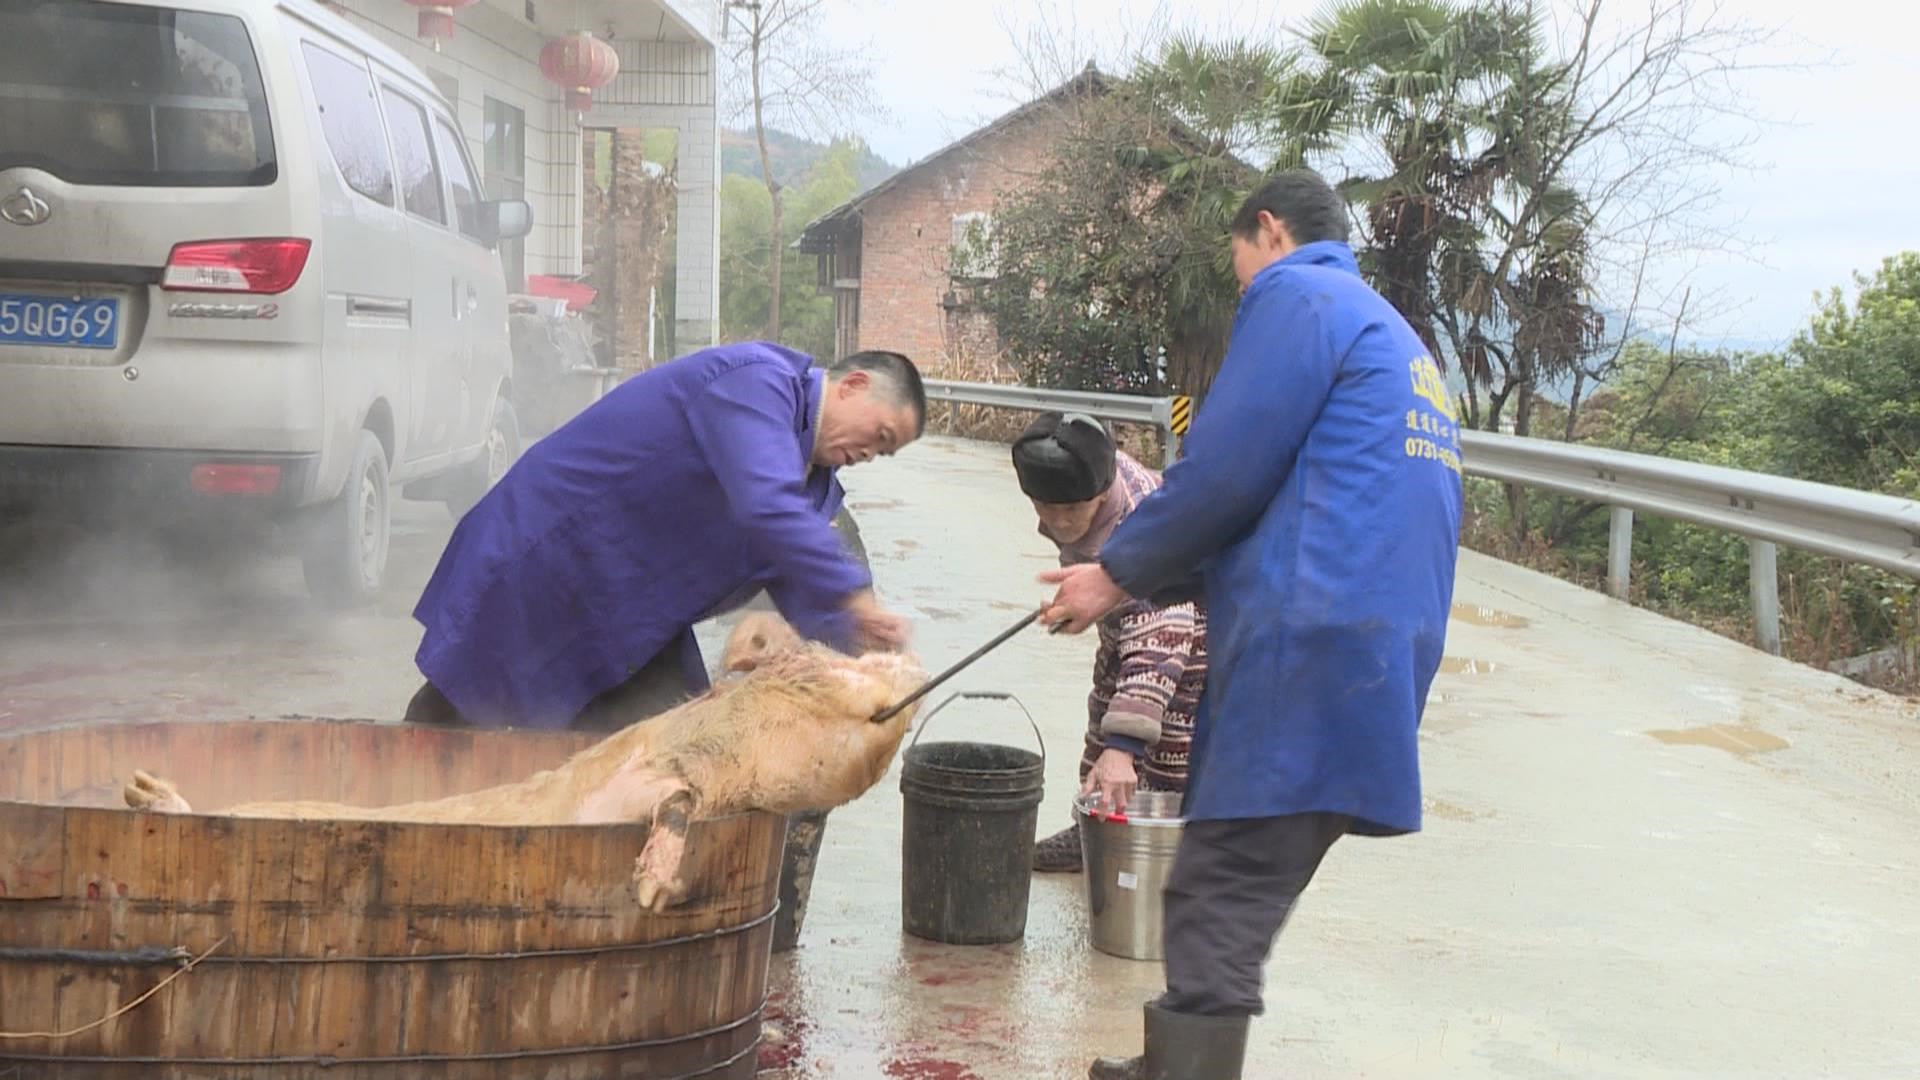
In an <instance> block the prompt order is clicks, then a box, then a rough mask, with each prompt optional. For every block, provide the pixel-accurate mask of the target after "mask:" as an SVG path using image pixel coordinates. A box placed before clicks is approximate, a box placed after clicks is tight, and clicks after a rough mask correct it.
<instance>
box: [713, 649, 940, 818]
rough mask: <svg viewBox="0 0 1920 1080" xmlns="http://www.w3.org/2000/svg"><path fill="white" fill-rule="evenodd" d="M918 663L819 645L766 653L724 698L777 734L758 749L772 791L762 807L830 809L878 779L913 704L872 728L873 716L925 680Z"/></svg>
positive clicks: (896, 656) (894, 655)
mask: <svg viewBox="0 0 1920 1080" xmlns="http://www.w3.org/2000/svg"><path fill="white" fill-rule="evenodd" d="M926 679H927V673H926V670H925V669H924V668H922V667H921V665H920V662H919V660H918V658H916V657H914V656H913V655H911V654H905V653H885V652H874V653H868V654H867V655H865V656H859V657H853V656H846V655H844V654H842V653H838V652H835V651H834V650H832V649H829V648H827V647H826V646H823V645H812V644H808V645H802V646H800V647H798V648H795V649H790V650H788V651H787V652H784V653H781V654H779V655H777V656H774V657H772V658H770V659H769V660H767V661H766V662H764V663H762V664H761V665H760V666H759V667H757V668H756V669H755V670H754V671H753V672H752V673H751V674H749V675H746V676H745V677H743V678H742V680H741V681H740V683H739V685H738V687H737V688H736V689H734V690H733V691H732V692H731V693H732V694H734V695H740V697H738V698H736V701H735V705H736V708H740V707H744V708H740V713H741V714H744V715H749V716H752V717H754V718H755V720H754V722H755V724H756V726H758V727H760V728H761V730H763V731H766V730H767V729H769V728H780V729H784V730H781V731H780V732H779V734H778V735H777V736H774V737H772V738H770V739H769V740H768V741H767V742H766V743H764V744H763V745H764V746H765V747H766V750H765V753H766V754H768V755H769V756H768V757H767V758H765V759H762V761H761V764H762V766H763V767H764V768H765V770H766V772H765V775H766V777H767V778H768V780H769V781H772V783H773V786H775V787H778V788H780V789H781V790H780V791H777V792H776V791H769V792H767V793H766V794H767V795H768V796H770V797H772V798H773V800H774V801H775V802H776V803H778V804H780V805H777V806H771V807H769V808H773V809H782V810H785V811H788V812H791V811H792V810H796V809H830V808H832V807H835V806H838V805H840V804H842V803H845V802H849V801H851V800H853V799H855V798H858V797H859V796H860V795H861V794H862V793H864V792H865V791H866V790H867V789H868V788H870V787H872V786H873V785H874V784H876V783H878V782H879V780H880V778H881V777H882V776H884V775H885V774H886V771H887V767H888V765H890V764H891V763H892V761H893V756H894V754H895V753H896V752H897V751H898V750H899V748H900V740H901V738H902V737H903V736H905V735H906V733H907V731H908V729H909V726H910V725H911V723H912V720H913V716H914V714H915V713H916V712H918V711H919V703H918V702H916V703H915V704H914V705H913V706H910V707H908V708H906V709H903V710H901V711H900V713H899V714H898V715H896V716H892V717H889V718H888V719H887V720H886V721H885V722H883V723H878V724H876V723H874V722H873V717H874V716H875V714H877V713H879V712H881V711H883V710H885V709H886V708H887V707H888V706H891V705H893V704H895V703H897V702H899V701H900V700H901V699H902V698H905V697H906V696H907V695H909V694H911V693H913V692H914V691H915V690H917V689H919V688H920V686H921V685H922V684H923V683H925V682H926ZM776 776H777V777H783V778H784V779H781V780H778V781H774V780H773V778H774V777H776Z"/></svg>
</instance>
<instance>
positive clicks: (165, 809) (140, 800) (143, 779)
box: [121, 769, 193, 814]
mask: <svg viewBox="0 0 1920 1080" xmlns="http://www.w3.org/2000/svg"><path fill="white" fill-rule="evenodd" d="M121 795H122V797H124V798H125V799H126V800H127V805H128V806H131V807H133V808H134V809H135V810H147V811H151V812H153V813H156V814H191V813H193V807H191V806H188V805H187V800H185V799H183V798H181V797H180V792H179V791H177V790H175V788H174V786H173V785H172V784H170V783H168V782H167V781H165V780H162V779H160V778H159V777H157V776H154V775H152V774H151V773H146V772H142V771H140V770H139V769H135V770H133V779H132V780H129V781H127V786H126V788H125V789H124V790H122V792H121Z"/></svg>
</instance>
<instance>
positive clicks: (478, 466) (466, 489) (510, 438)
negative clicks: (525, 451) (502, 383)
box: [445, 394, 520, 521]
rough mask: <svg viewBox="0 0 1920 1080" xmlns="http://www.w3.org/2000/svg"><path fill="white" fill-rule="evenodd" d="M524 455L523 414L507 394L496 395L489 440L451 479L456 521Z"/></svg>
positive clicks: (449, 493)
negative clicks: (521, 437) (522, 451)
mask: <svg viewBox="0 0 1920 1080" xmlns="http://www.w3.org/2000/svg"><path fill="white" fill-rule="evenodd" d="M519 457H520V414H519V413H517V412H515V411H514V408H513V402H511V401H508V400H507V397H506V395H505V394H502V395H500V396H499V397H496V398H494V399H493V416H492V418H491V419H489V420H488V421H487V444H486V446H485V448H483V449H482V450H481V451H480V456H479V457H477V458H474V459H473V460H472V461H471V462H469V463H468V464H466V465H463V466H461V468H460V472H459V474H458V475H457V476H453V477H449V478H448V481H447V489H446V490H447V497H446V499H445V502H446V504H447V512H448V513H450V514H452V515H453V519H454V520H455V521H458V520H460V519H461V518H463V517H466V516H467V511H469V510H471V509H473V507H474V504H475V503H478V502H479V501H480V498H481V496H483V495H485V494H486V493H487V492H489V491H491V490H493V485H495V484H497V483H499V482H500V478H501V477H503V476H505V475H507V470H508V469H509V468H512V467H513V463H514V462H515V461H516V460H518V459H519Z"/></svg>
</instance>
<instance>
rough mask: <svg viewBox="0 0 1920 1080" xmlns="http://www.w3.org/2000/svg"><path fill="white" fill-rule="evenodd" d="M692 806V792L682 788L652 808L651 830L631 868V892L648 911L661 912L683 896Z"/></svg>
mask: <svg viewBox="0 0 1920 1080" xmlns="http://www.w3.org/2000/svg"><path fill="white" fill-rule="evenodd" d="M694 806H695V799H694V794H693V792H692V791H691V790H690V789H687V788H681V789H680V790H678V791H675V792H674V793H673V794H671V795H669V796H667V797H666V798H664V799H662V800H660V802H659V804H658V805H657V806H655V807H654V808H653V829H652V831H651V832H650V833H648V835H647V846H646V847H645V848H642V849H641V851H640V858H638V859H637V860H635V861H634V869H633V881H634V891H635V893H636V895H637V898H638V899H639V901H640V906H641V907H642V908H643V909H645V910H647V911H652V912H662V911H665V910H666V909H667V908H669V907H672V906H673V905H674V904H677V903H679V902H680V901H681V900H684V899H685V898H686V895H687V883H686V881H685V880H684V879H683V878H682V877H681V875H680V864H681V861H682V860H684V859H685V858H686V854H687V826H688V824H689V823H690V822H691V821H692V819H693V811H694Z"/></svg>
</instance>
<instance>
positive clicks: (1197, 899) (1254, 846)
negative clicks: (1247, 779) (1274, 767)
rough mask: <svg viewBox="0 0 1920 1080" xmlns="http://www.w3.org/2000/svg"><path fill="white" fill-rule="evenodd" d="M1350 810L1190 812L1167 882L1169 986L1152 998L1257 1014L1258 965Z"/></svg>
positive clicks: (1166, 1004) (1184, 1008) (1201, 1011)
mask: <svg viewBox="0 0 1920 1080" xmlns="http://www.w3.org/2000/svg"><path fill="white" fill-rule="evenodd" d="M1352 821H1353V819H1352V818H1349V817H1346V816H1343V815H1340V814H1290V815H1287V816H1285V817H1271V818H1244V819H1238V820H1232V821H1189V822H1187V823H1186V825H1184V826H1183V827H1182V829H1181V834H1180V848H1179V851H1178V852H1177V853H1176V854H1175V855H1174V858H1173V872H1172V873H1171V874H1170V875H1168V878H1167V889H1166V899H1165V903H1166V922H1165V924H1164V930H1165V940H1166V958H1167V959H1166V967H1167V992H1166V994H1165V996H1163V997H1162V998H1161V999H1160V1002H1159V1004H1160V1007H1161V1008H1164V1009H1167V1010H1169V1011H1172V1012H1181V1013H1188V1014H1191V1015H1198V1016H1258V1015H1260V1014H1261V1012H1263V1011H1264V1006H1263V1004H1262V1002H1261V999H1260V990H1261V986H1262V971H1263V969H1264V968H1265V966H1266V961H1267V956H1268V954H1270V953H1271V952H1272V951H1273V942H1274V939H1275V938H1276V937H1277V936H1279V933H1280V929H1281V927H1283V926H1284V925H1286V921H1287V916H1288V915H1289V914H1290V913H1291V912H1292V911H1293V904H1294V901H1295V900H1297V899H1299V896H1300V893H1301V891H1302V890H1304V889H1305V888H1306V887H1307V882H1309V881H1311V880H1313V875H1314V872H1315V871H1316V870H1318V869H1319V868H1320V860H1321V859H1323V858H1324V857H1325V856H1326V854H1327V850H1328V849H1329V848H1331V847H1332V846H1333V842H1334V841H1335V840H1338V839H1339V838H1340V837H1341V836H1342V835H1343V834H1345V833H1346V831H1347V828H1348V826H1349V825H1351V824H1352Z"/></svg>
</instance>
